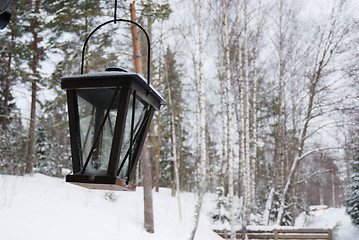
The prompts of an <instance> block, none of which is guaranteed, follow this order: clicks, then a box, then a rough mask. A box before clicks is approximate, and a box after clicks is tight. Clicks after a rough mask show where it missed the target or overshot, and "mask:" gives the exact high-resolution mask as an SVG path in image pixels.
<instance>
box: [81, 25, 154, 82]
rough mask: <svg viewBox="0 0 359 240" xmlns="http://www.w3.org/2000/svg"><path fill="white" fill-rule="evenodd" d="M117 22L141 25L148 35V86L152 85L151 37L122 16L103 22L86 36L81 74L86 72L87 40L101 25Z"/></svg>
mask: <svg viewBox="0 0 359 240" xmlns="http://www.w3.org/2000/svg"><path fill="white" fill-rule="evenodd" d="M112 22H113V23H116V22H128V23H131V24H134V25H136V26H137V27H139V28H140V29H141V30H142V31H143V33H144V34H145V35H146V39H147V48H148V51H147V52H148V54H147V84H148V86H149V85H150V72H151V63H150V59H151V43H150V37H149V36H148V33H147V32H146V30H145V29H144V28H143V27H142V26H141V25H140V24H138V23H136V22H134V21H131V20H127V19H122V18H118V19H113V20H110V21H107V22H104V23H102V24H101V25H99V26H97V27H96V28H95V29H94V30H93V31H92V32H91V33H90V34H89V35H88V36H87V38H86V40H85V43H84V46H83V48H82V58H81V75H82V74H84V61H85V51H86V46H87V42H88V41H89V40H90V38H91V36H92V35H93V34H94V33H95V32H96V31H97V30H99V29H100V28H101V27H103V26H105V25H107V24H109V23H112Z"/></svg>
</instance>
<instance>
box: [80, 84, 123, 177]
mask: <svg viewBox="0 0 359 240" xmlns="http://www.w3.org/2000/svg"><path fill="white" fill-rule="evenodd" d="M118 90H119V88H116V91H115V94H114V95H113V97H112V99H111V103H110V106H109V107H108V109H107V111H106V113H105V116H104V118H103V120H102V123H101V126H100V128H99V131H98V133H97V135H96V138H95V141H94V142H93V144H92V147H91V150H90V152H89V155H88V156H87V159H86V162H85V164H84V166H83V168H82V170H81V174H83V173H84V172H85V169H86V167H87V165H88V164H89V162H90V158H91V156H92V153H93V151H94V150H95V147H96V143H97V141H98V138H99V137H100V135H101V132H102V129H103V127H104V125H105V122H106V119H107V117H108V115H109V113H110V111H111V107H112V105H113V103H114V101H115V98H116V95H117V93H118Z"/></svg>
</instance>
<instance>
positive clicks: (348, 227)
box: [295, 208, 359, 240]
mask: <svg viewBox="0 0 359 240" xmlns="http://www.w3.org/2000/svg"><path fill="white" fill-rule="evenodd" d="M295 226H296V227H308V228H330V229H333V230H334V232H333V235H334V240H357V239H359V227H358V226H354V225H353V224H352V222H351V219H350V217H349V215H347V214H346V213H345V208H329V209H325V210H318V211H311V212H310V213H309V214H308V215H307V214H305V213H302V214H301V215H299V217H297V219H296V223H295Z"/></svg>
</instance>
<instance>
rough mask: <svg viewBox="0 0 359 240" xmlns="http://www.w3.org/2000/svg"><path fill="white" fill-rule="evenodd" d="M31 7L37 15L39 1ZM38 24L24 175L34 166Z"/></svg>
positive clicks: (35, 38)
mask: <svg viewBox="0 0 359 240" xmlns="http://www.w3.org/2000/svg"><path fill="white" fill-rule="evenodd" d="M32 6H33V8H34V11H35V14H38V13H39V7H40V0H35V1H32ZM38 25H39V22H38V21H37V20H34V22H33V23H32V26H31V27H32V30H31V31H32V36H33V42H32V51H33V55H32V63H31V70H32V74H33V76H32V83H31V110H30V123H29V135H28V143H27V153H26V158H25V162H26V169H25V173H32V172H33V164H34V156H33V155H34V148H35V128H36V102H37V81H38V80H37V78H38V73H37V67H38V57H39V50H38V40H39V39H38V32H37V27H38Z"/></svg>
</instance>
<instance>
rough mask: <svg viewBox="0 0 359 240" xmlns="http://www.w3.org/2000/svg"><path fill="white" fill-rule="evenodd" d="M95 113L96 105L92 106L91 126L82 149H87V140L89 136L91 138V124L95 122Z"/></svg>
mask: <svg viewBox="0 0 359 240" xmlns="http://www.w3.org/2000/svg"><path fill="white" fill-rule="evenodd" d="M94 113H95V107H94V106H92V112H91V119H90V126H89V129H87V133H86V137H85V141H84V143H83V146H82V149H85V146H86V143H87V140H88V138H89V136H90V130H91V125H92V124H93V122H94V120H95V116H94Z"/></svg>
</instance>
